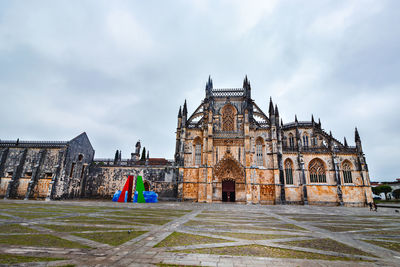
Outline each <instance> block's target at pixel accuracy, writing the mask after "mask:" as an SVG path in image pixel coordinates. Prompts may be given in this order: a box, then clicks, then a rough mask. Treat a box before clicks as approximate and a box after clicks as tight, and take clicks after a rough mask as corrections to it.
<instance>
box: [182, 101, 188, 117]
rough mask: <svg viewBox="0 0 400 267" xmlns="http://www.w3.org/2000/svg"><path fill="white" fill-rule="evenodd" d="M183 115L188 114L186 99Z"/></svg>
mask: <svg viewBox="0 0 400 267" xmlns="http://www.w3.org/2000/svg"><path fill="white" fill-rule="evenodd" d="M183 116H185V117H186V116H187V105H186V99H185V103H184V104H183Z"/></svg>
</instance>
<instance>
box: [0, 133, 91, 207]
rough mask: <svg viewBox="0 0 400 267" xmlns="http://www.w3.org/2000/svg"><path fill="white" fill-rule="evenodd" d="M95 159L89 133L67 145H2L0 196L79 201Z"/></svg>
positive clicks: (65, 143)
mask: <svg viewBox="0 0 400 267" xmlns="http://www.w3.org/2000/svg"><path fill="white" fill-rule="evenodd" d="M93 157H94V150H93V148H92V145H91V144H90V141H89V139H88V137H87V135H86V133H82V134H80V135H79V136H77V137H75V138H74V139H72V140H70V141H67V142H38V141H19V140H17V141H0V196H1V197H4V198H24V199H28V198H35V199H36V198H45V199H61V198H74V197H80V196H81V195H82V193H83V190H82V189H83V188H85V183H86V176H87V173H88V171H89V168H88V166H89V164H90V163H91V162H92V161H93Z"/></svg>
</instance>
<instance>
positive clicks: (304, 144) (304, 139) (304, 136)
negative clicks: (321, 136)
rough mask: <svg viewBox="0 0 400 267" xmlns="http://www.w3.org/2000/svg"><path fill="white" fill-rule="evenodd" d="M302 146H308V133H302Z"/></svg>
mask: <svg viewBox="0 0 400 267" xmlns="http://www.w3.org/2000/svg"><path fill="white" fill-rule="evenodd" d="M303 146H304V147H308V135H307V134H304V135H303Z"/></svg>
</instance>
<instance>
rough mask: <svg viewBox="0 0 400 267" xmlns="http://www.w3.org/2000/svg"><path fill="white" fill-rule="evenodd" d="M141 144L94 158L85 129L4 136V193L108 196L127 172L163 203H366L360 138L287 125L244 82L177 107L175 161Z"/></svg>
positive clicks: (0, 146) (0, 164) (0, 186)
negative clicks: (64, 134) (48, 137)
mask: <svg viewBox="0 0 400 267" xmlns="http://www.w3.org/2000/svg"><path fill="white" fill-rule="evenodd" d="M140 152H141V144H140V142H139V141H138V142H137V143H136V146H135V148H134V152H132V153H131V157H130V158H128V159H122V158H121V151H118V150H117V152H116V154H115V157H114V158H113V159H99V158H94V153H95V151H94V149H93V147H92V145H91V143H90V141H89V138H88V137H87V135H86V133H82V134H80V135H79V136H77V137H75V138H73V139H72V140H70V141H60V142H51V141H45V142H41V141H20V140H16V141H5V140H0V196H1V197H4V198H22V199H47V200H56V199H69V198H107V199H109V198H111V197H112V196H113V194H114V193H115V191H116V190H121V189H122V187H123V185H124V184H125V181H126V178H127V175H134V176H135V177H136V176H137V175H141V176H142V177H143V179H144V184H145V189H146V190H147V191H155V192H156V193H158V195H159V199H160V200H169V201H194V202H207V203H211V202H238V203H246V204H250V203H252V204H316V205H346V206H363V205H365V204H366V203H369V202H371V201H372V192H371V187H370V181H369V174H368V166H367V164H366V161H365V156H364V154H363V150H362V146H361V139H360V136H359V134H358V131H357V129H356V130H355V146H349V145H348V144H347V141H346V139H345V140H344V142H343V143H342V142H340V141H338V140H337V139H335V138H334V137H333V136H332V134H331V133H327V132H325V131H324V130H323V129H322V128H321V123H320V121H318V122H316V121H314V118H313V117H311V121H298V120H297V118H296V119H295V121H294V122H291V123H286V124H283V122H282V120H281V119H280V116H279V111H278V107H277V106H276V105H275V106H274V105H273V103H272V99H270V103H269V110H268V113H266V112H264V111H262V110H261V109H260V108H259V106H258V105H257V104H256V103H255V101H254V100H253V99H252V98H251V86H250V82H249V80H248V79H247V77H246V78H245V79H244V82H243V86H242V87H241V88H231V89H215V88H213V82H212V80H211V78H209V79H208V81H207V83H206V88H205V98H204V99H203V100H202V101H201V103H200V104H199V106H198V107H197V108H196V109H195V110H194V112H193V113H192V114H191V115H190V116H188V110H187V104H186V101H185V103H184V105H183V109H181V108H180V109H179V113H178V124H177V131H176V147H175V156H174V160H166V159H163V158H150V157H149V154H148V153H147V156H146V155H145V153H144V152H143V151H142V157H140V154H141V153H140Z"/></svg>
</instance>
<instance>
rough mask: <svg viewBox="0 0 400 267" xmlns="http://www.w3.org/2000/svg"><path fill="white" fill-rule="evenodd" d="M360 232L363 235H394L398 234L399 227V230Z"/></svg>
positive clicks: (399, 233)
mask: <svg viewBox="0 0 400 267" xmlns="http://www.w3.org/2000/svg"><path fill="white" fill-rule="evenodd" d="M360 234H363V235H390V236H392V235H394V236H400V229H399V230H378V231H368V232H362V233H360Z"/></svg>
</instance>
